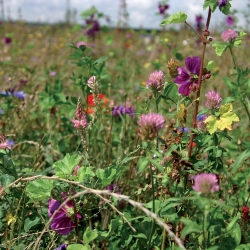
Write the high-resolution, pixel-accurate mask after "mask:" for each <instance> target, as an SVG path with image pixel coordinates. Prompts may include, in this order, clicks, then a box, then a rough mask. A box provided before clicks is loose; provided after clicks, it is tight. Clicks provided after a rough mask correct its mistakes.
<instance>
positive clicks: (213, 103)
mask: <svg viewBox="0 0 250 250" xmlns="http://www.w3.org/2000/svg"><path fill="white" fill-rule="evenodd" d="M205 96H206V101H205V106H206V107H207V108H209V109H213V108H215V109H218V108H220V105H221V101H222V98H221V96H220V94H219V93H217V92H215V91H214V90H211V91H209V92H207V93H206V95H205Z"/></svg>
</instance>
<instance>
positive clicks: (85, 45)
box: [76, 41, 88, 49]
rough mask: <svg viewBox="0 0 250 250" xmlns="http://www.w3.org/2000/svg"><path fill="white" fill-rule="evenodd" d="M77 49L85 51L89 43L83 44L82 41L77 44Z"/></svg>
mask: <svg viewBox="0 0 250 250" xmlns="http://www.w3.org/2000/svg"><path fill="white" fill-rule="evenodd" d="M76 47H77V48H79V49H80V48H81V47H82V48H84V49H86V48H87V47H88V44H87V43H85V42H83V41H81V42H78V43H77V44H76Z"/></svg>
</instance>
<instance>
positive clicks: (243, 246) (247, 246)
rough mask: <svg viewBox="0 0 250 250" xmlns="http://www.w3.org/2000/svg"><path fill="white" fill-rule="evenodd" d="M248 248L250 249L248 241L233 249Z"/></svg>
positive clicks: (243, 249) (246, 249)
mask: <svg viewBox="0 0 250 250" xmlns="http://www.w3.org/2000/svg"><path fill="white" fill-rule="evenodd" d="M249 249H250V243H248V244H241V245H239V246H237V247H236V248H235V250H249Z"/></svg>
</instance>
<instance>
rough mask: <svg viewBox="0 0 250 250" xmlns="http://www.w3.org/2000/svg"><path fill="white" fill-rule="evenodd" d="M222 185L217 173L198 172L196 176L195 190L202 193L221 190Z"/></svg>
mask: <svg viewBox="0 0 250 250" xmlns="http://www.w3.org/2000/svg"><path fill="white" fill-rule="evenodd" d="M219 189H220V186H219V183H218V178H217V176H216V175H215V174H211V173H210V174H206V173H202V174H198V175H196V176H195V177H194V186H193V190H195V191H196V192H199V193H201V194H205V195H209V194H211V193H214V192H217V191H219Z"/></svg>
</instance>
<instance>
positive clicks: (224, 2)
mask: <svg viewBox="0 0 250 250" xmlns="http://www.w3.org/2000/svg"><path fill="white" fill-rule="evenodd" d="M218 5H219V8H221V7H223V6H226V5H227V0H218Z"/></svg>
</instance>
